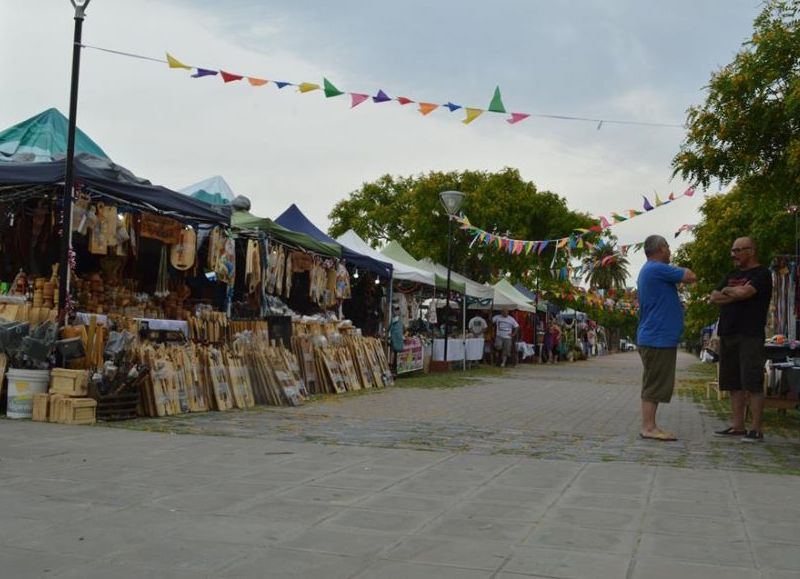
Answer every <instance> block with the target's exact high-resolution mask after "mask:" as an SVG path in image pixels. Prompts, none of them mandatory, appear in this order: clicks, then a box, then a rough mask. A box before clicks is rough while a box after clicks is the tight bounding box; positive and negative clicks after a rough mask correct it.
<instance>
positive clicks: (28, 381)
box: [6, 369, 50, 418]
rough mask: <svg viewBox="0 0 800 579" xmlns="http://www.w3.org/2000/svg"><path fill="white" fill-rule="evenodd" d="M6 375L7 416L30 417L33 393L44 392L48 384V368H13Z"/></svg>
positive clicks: (31, 414)
mask: <svg viewBox="0 0 800 579" xmlns="http://www.w3.org/2000/svg"><path fill="white" fill-rule="evenodd" d="M6 376H8V408H7V409H6V416H8V417H9V418H30V417H31V416H33V395H34V394H44V393H46V392H47V386H48V384H50V370H13V369H9V370H8V372H6Z"/></svg>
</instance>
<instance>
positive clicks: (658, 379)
mask: <svg viewBox="0 0 800 579" xmlns="http://www.w3.org/2000/svg"><path fill="white" fill-rule="evenodd" d="M639 356H640V357H641V358H642V366H644V371H643V372H642V400H646V401H647V402H663V403H667V402H669V401H670V400H672V392H673V390H675V363H676V362H677V360H678V348H677V347H676V348H651V347H649V346H639Z"/></svg>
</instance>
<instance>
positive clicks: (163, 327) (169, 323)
mask: <svg viewBox="0 0 800 579" xmlns="http://www.w3.org/2000/svg"><path fill="white" fill-rule="evenodd" d="M135 320H136V323H137V324H139V329H140V330H145V331H153V332H175V333H181V334H183V335H184V336H185V337H186V339H187V340H188V339H189V322H187V321H186V320H158V319H151V318H135Z"/></svg>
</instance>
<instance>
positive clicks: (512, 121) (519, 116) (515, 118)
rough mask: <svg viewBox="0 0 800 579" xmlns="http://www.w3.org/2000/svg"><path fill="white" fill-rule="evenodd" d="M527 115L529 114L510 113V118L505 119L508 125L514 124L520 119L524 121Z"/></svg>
mask: <svg viewBox="0 0 800 579" xmlns="http://www.w3.org/2000/svg"><path fill="white" fill-rule="evenodd" d="M529 116H530V115H529V114H528V113H511V118H510V119H506V122H507V123H508V124H509V125H515V124H517V123H518V122H520V121H524V120H525V119H527V118H528V117H529Z"/></svg>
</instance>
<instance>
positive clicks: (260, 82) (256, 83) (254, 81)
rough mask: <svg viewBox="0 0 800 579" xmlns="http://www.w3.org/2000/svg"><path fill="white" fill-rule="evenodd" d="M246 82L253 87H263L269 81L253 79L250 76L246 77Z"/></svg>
mask: <svg viewBox="0 0 800 579" xmlns="http://www.w3.org/2000/svg"><path fill="white" fill-rule="evenodd" d="M247 82H249V83H250V84H251V85H253V86H264V85H265V84H267V83H268V82H269V81H268V80H267V79H265V78H255V77H252V76H248V77H247Z"/></svg>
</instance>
